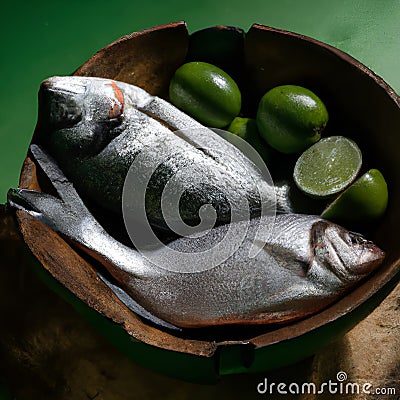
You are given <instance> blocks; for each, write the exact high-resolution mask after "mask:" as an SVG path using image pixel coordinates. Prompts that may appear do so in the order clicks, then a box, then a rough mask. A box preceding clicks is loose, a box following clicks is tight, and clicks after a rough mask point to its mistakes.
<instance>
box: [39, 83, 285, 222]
mask: <svg viewBox="0 0 400 400" xmlns="http://www.w3.org/2000/svg"><path fill="white" fill-rule="evenodd" d="M38 121H39V122H38V132H39V135H40V141H41V143H42V144H43V145H44V147H45V148H46V149H47V150H48V151H49V152H50V154H51V155H52V156H53V157H54V158H55V159H56V160H57V162H58V163H59V165H60V166H61V168H62V169H63V171H64V172H65V174H66V175H67V176H68V178H69V179H70V180H71V181H72V182H73V183H74V185H75V186H76V187H77V189H78V191H79V192H80V193H81V194H83V195H85V196H87V197H89V198H91V199H92V200H94V201H95V202H97V203H99V204H100V205H102V206H103V207H106V208H107V209H109V210H112V211H117V212H121V195H122V188H123V184H124V180H125V177H126V175H127V173H128V170H129V168H130V166H131V165H132V163H133V162H134V161H135V160H137V159H138V156H139V154H140V157H141V161H140V163H137V164H139V165H138V168H139V169H138V170H137V175H141V174H142V173H143V171H148V169H149V165H152V164H153V163H154V160H155V159H159V160H160V165H159V166H158V167H157V168H154V175H153V177H152V178H151V180H150V182H149V184H148V186H147V191H146V202H147V204H146V206H147V214H148V218H149V220H150V221H151V222H152V224H154V225H159V226H165V223H164V222H165V221H164V218H163V215H162V213H161V210H160V206H159V204H160V196H161V193H162V190H163V188H164V187H165V185H166V183H167V182H168V180H169V179H170V178H171V177H173V176H174V175H175V174H176V173H177V172H179V178H178V183H177V185H178V189H176V190H177V191H178V192H182V193H183V194H182V198H181V200H180V202H181V203H180V204H182V206H181V208H180V211H181V218H182V220H183V221H184V222H185V223H187V224H190V225H193V224H194V223H195V222H196V221H198V210H199V208H200V207H201V206H202V205H204V204H212V205H213V207H214V208H215V210H216V211H217V220H218V222H221V223H224V222H227V221H229V219H230V207H229V204H236V203H238V202H239V201H240V199H247V200H248V204H249V206H248V207H249V209H250V214H251V215H252V216H254V215H256V214H260V208H261V206H262V204H266V206H267V207H271V205H272V206H274V205H275V201H277V209H278V211H287V210H288V205H287V204H286V200H285V199H284V198H281V197H279V196H278V197H277V198H276V195H275V190H274V188H273V185H271V184H269V183H267V182H266V180H265V179H264V176H263V175H262V174H261V173H260V169H259V168H258V167H257V166H256V165H255V164H254V163H253V162H252V161H250V160H249V159H248V158H247V157H246V156H245V155H244V154H243V153H242V152H241V151H240V150H239V149H238V148H236V147H235V146H233V145H232V144H231V143H229V142H228V141H226V140H225V139H223V138H222V137H220V136H219V135H218V134H216V133H215V132H213V131H212V130H210V129H207V128H205V127H204V126H202V125H201V124H200V123H198V122H197V121H195V120H194V119H193V118H191V117H189V116H188V115H186V114H184V113H183V112H182V111H180V110H179V109H177V108H176V107H174V106H173V105H171V104H169V103H168V102H166V101H165V100H163V99H160V98H158V97H156V96H151V95H150V94H149V93H147V92H145V91H144V90H143V89H141V88H139V87H137V86H133V85H129V84H127V83H122V82H117V81H113V80H109V79H102V78H87V77H52V78H49V79H47V80H45V81H44V82H43V83H42V85H41V89H40V92H39V119H38ZM177 130H180V132H179V133H178V134H177V133H176V132H175V131H177ZM160 154H162V155H163V156H162V157H161V156H160ZM140 168H142V170H141V169H140ZM152 172H153V171H152ZM227 198H229V201H228V200H227ZM263 202H264V203H263Z"/></svg>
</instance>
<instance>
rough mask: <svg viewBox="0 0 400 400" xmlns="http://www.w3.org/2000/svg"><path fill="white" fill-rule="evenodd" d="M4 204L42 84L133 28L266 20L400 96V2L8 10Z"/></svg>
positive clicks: (45, 5)
mask: <svg viewBox="0 0 400 400" xmlns="http://www.w3.org/2000/svg"><path fill="white" fill-rule="evenodd" d="M2 17H3V18H2V24H1V25H0V30H1V38H2V42H1V43H2V46H1V47H2V60H1V64H0V68H1V69H0V71H1V76H2V85H1V91H0V113H1V117H0V171H1V173H0V203H2V202H4V201H5V199H6V197H5V194H6V191H7V189H8V188H9V187H15V186H17V182H18V175H19V171H20V168H21V163H22V161H23V159H24V155H25V153H26V149H27V146H28V143H29V141H30V138H31V135H32V132H33V129H34V126H35V121H36V112H37V100H36V99H37V90H38V87H39V84H40V82H41V81H42V80H43V79H44V78H46V77H49V76H52V75H65V74H70V73H71V72H73V71H74V70H75V69H76V68H77V67H78V66H80V65H81V64H82V63H83V62H84V61H85V60H86V59H87V58H89V57H90V56H91V55H92V54H93V53H94V52H95V51H97V50H99V49H100V48H102V47H103V46H104V45H106V44H108V43H110V42H111V41H113V40H115V39H117V38H118V37H121V36H123V35H125V34H128V33H130V32H133V31H137V30H141V29H144V28H149V27H152V26H155V25H160V24H164V23H167V22H172V21H177V20H185V21H186V22H187V24H188V27H189V30H190V31H191V32H193V31H195V30H198V29H201V28H204V27H208V26H213V25H233V26H238V27H241V28H243V29H245V30H247V29H248V28H249V27H250V26H251V24H253V23H255V22H256V23H261V24H265V25H269V26H273V27H277V28H282V29H288V30H292V31H295V32H298V33H302V34H305V35H308V36H312V37H314V38H317V39H319V40H322V41H324V42H327V43H329V44H331V45H333V46H336V47H338V48H340V49H341V50H344V51H346V52H348V53H350V54H351V55H352V56H354V57H355V58H358V59H359V60H360V61H362V62H363V63H365V64H366V65H367V66H368V67H370V68H371V69H372V70H374V71H375V72H376V73H377V74H378V75H380V76H382V77H383V78H384V79H385V80H386V81H387V82H388V83H389V84H390V85H391V86H392V87H393V88H394V89H395V90H396V91H398V92H399V91H400V74H398V73H397V71H398V65H399V59H400V40H399V37H400V24H399V20H400V3H399V2H398V1H397V0H382V1H376V0H354V1H349V0H336V1H334V2H333V1H330V0H300V1H299V0H250V1H249V0H248V1H242V0H229V1H215V0H202V1H198V2H190V1H187V0H172V1H161V0H153V1H140V2H139V1H137V0H136V1H135V0H130V1H125V0H120V1H118V2H110V1H104V0H97V1H83V0H80V1H77V0H69V1H63V2H61V1H55V0H52V1H41V2H39V1H36V2H35V1H33V2H30V1H23V2H5V3H4V4H3V5H2Z"/></svg>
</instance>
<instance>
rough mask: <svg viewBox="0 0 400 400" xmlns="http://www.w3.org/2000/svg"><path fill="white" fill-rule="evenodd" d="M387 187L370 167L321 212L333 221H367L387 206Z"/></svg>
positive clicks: (373, 218)
mask: <svg viewBox="0 0 400 400" xmlns="http://www.w3.org/2000/svg"><path fill="white" fill-rule="evenodd" d="M387 203H388V188H387V184H386V181H385V178H384V177H383V175H382V174H381V172H380V171H378V170H377V169H370V170H369V171H368V172H366V173H365V174H364V175H362V176H361V178H359V179H357V180H356V181H355V182H354V183H353V184H352V185H351V186H350V187H348V188H347V189H346V190H345V191H344V192H343V193H341V194H340V195H339V196H338V197H337V198H336V199H335V200H334V201H333V202H332V203H331V204H329V205H328V207H327V208H326V209H325V210H324V211H323V212H322V214H321V216H322V217H323V218H327V219H331V220H333V221H343V222H357V223H368V222H371V221H374V220H376V219H378V218H380V217H381V216H382V215H383V214H384V212H385V210H386V207H387Z"/></svg>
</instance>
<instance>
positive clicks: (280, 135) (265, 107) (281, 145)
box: [257, 85, 328, 153]
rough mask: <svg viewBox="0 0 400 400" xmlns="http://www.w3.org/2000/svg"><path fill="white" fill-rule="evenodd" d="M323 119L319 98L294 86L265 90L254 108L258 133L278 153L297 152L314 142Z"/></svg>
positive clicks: (324, 120) (323, 114)
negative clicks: (256, 108)
mask: <svg viewBox="0 0 400 400" xmlns="http://www.w3.org/2000/svg"><path fill="white" fill-rule="evenodd" d="M327 122H328V112H327V110H326V107H325V105H324V103H323V102H322V101H321V100H320V98H319V97H318V96H317V95H315V94H314V93H313V92H311V91H310V90H308V89H306V88H303V87H301V86H295V85H284V86H277V87H275V88H273V89H271V90H270V91H268V92H267V93H266V94H265V95H264V96H263V97H262V99H261V101H260V104H259V106H258V111H257V125H258V129H259V130H260V133H261V136H262V137H263V138H264V139H265V140H266V141H267V143H268V144H269V145H270V146H271V147H273V148H274V149H276V150H278V151H280V152H282V153H297V152H300V151H303V150H305V149H306V148H307V147H309V146H311V145H312V144H313V143H315V142H317V141H318V140H319V139H320V137H321V132H322V131H323V130H324V128H325V126H326V124H327Z"/></svg>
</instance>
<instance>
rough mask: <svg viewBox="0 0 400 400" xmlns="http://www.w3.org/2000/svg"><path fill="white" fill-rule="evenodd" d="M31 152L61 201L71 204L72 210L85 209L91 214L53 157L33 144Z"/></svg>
mask: <svg viewBox="0 0 400 400" xmlns="http://www.w3.org/2000/svg"><path fill="white" fill-rule="evenodd" d="M30 151H31V153H32V155H33V157H34V159H35V160H36V161H37V162H38V164H39V165H40V167H41V169H42V170H43V172H44V173H45V174H46V175H47V177H48V178H49V179H50V182H51V184H52V185H53V187H54V189H56V191H57V194H58V195H59V196H60V198H61V200H63V201H64V202H65V203H67V204H69V205H70V207H71V208H72V207H74V208H78V209H80V210H82V211H83V209H85V211H86V212H89V211H88V210H87V208H86V206H85V205H84V204H83V202H82V200H81V198H80V196H79V195H78V193H77V191H76V190H75V188H74V186H73V184H72V183H71V182H70V181H69V180H68V179H67V178H66V176H65V175H64V173H63V172H62V171H61V169H60V168H59V166H58V165H57V163H56V162H55V161H54V160H53V159H52V157H51V156H49V155H48V154H47V153H46V152H45V151H44V150H42V148H41V147H40V146H38V145H36V144H32V145H31V146H30Z"/></svg>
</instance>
